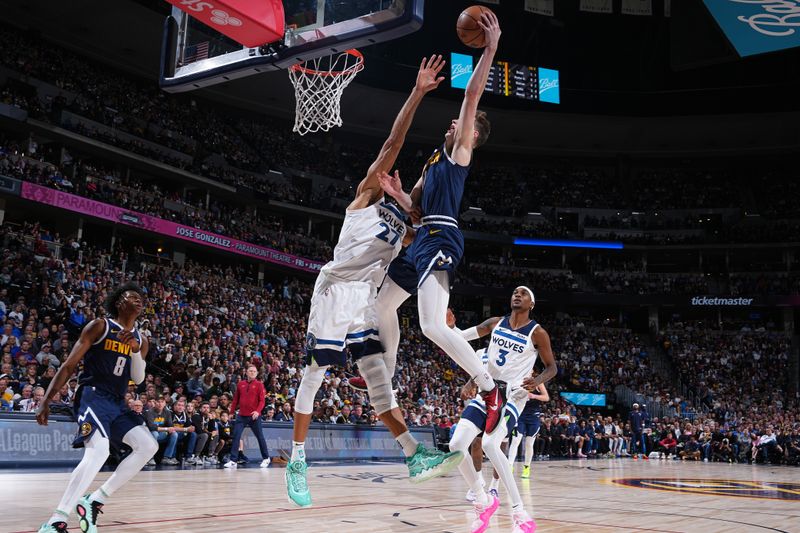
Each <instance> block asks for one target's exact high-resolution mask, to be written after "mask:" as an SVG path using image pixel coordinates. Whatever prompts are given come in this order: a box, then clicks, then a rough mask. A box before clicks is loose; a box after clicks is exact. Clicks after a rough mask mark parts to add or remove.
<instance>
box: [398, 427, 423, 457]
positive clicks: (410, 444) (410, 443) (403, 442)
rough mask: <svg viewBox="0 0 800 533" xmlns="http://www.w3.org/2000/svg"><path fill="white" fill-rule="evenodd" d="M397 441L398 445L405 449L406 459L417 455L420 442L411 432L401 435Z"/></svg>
mask: <svg viewBox="0 0 800 533" xmlns="http://www.w3.org/2000/svg"><path fill="white" fill-rule="evenodd" d="M395 440H397V443H398V444H399V445H400V446H401V447H402V448H403V455H405V456H406V457H411V456H412V455H414V454H415V453H417V445H418V444H419V442H418V441H417V439H415V438H414V436H413V435H412V434H411V432H409V431H406V432H405V433H401V434H400V435H398V436H397V438H396V439H395Z"/></svg>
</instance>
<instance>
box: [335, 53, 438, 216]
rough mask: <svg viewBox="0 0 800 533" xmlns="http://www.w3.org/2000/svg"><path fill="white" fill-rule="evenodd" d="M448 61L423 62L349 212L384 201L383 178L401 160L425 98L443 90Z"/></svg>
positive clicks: (429, 59)
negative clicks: (438, 89)
mask: <svg viewBox="0 0 800 533" xmlns="http://www.w3.org/2000/svg"><path fill="white" fill-rule="evenodd" d="M444 65H445V60H444V59H442V56H441V55H433V56H431V57H430V58H427V57H424V58H422V62H421V63H420V66H419V72H417V81H416V83H415V84H414V89H413V90H412V91H411V94H410V95H409V97H408V99H407V100H406V102H405V104H403V107H402V109H400V112H399V113H398V114H397V118H395V120H394V124H393V125H392V131H391V132H390V133H389V137H388V138H387V139H386V142H384V143H383V146H382V147H381V151H380V152H379V153H378V157H377V158H376V159H375V161H374V162H373V163H372V165H370V167H369V170H368V171H367V176H366V177H365V178H364V179H363V180H361V183H360V184H359V185H358V190H357V191H356V197H355V199H354V200H353V202H352V203H351V204H350V206H349V207H348V209H361V208H364V207H367V206H368V205H372V204H373V203H375V202H377V201H379V200H380V199H381V198H382V197H383V192H382V191H381V187H380V185H379V183H378V180H379V179H380V176H381V175H382V174H383V173H385V172H389V171H390V170H391V169H392V167H393V166H394V164H395V161H397V156H398V154H399V153H400V149H401V148H402V147H403V143H405V140H406V134H407V133H408V128H409V127H410V126H411V122H412V121H413V120H414V114H415V113H416V111H417V107H419V104H420V102H421V101H422V98H423V97H424V96H425V95H426V94H427V93H429V92H430V91H432V90H434V89H436V88H437V87H439V84H440V83H442V81H444V76H440V75H439V74H441V71H442V69H443V68H444Z"/></svg>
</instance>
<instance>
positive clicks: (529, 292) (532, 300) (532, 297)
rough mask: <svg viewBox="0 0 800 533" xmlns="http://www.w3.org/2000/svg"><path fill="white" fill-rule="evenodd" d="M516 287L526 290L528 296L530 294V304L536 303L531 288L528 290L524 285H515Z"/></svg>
mask: <svg viewBox="0 0 800 533" xmlns="http://www.w3.org/2000/svg"><path fill="white" fill-rule="evenodd" d="M517 289H522V290H523V291H525V292H527V293H528V294H530V296H531V303H532V304H535V303H536V297H535V296H534V295H533V291H532V290H530V289H529V288H528V287H526V286H525V285H520V286H519V287H517Z"/></svg>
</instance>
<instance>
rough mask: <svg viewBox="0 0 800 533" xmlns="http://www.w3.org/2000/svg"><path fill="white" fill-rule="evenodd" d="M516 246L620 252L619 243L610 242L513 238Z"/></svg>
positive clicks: (621, 245) (620, 246) (620, 244)
mask: <svg viewBox="0 0 800 533" xmlns="http://www.w3.org/2000/svg"><path fill="white" fill-rule="evenodd" d="M514 244H515V245H517V246H553V247H556V248H599V249H603V250H622V248H623V244H622V243H621V242H611V241H561V240H555V239H526V238H523V237H514Z"/></svg>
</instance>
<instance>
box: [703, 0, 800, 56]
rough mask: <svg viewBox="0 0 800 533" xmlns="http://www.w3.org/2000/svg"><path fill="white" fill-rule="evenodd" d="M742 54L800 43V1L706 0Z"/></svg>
mask: <svg viewBox="0 0 800 533" xmlns="http://www.w3.org/2000/svg"><path fill="white" fill-rule="evenodd" d="M703 1H704V2H705V4H706V7H707V8H708V10H709V11H710V12H711V14H712V15H714V18H715V19H716V21H717V24H719V26H720V27H721V28H722V31H724V32H725V35H726V36H727V37H728V40H729V41H730V42H731V44H733V46H734V47H735V48H736V51H737V52H738V53H739V55H740V56H742V57H744V56H751V55H755V54H763V53H765V52H774V51H775V50H783V49H785V48H793V47H795V46H800V0H703Z"/></svg>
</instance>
